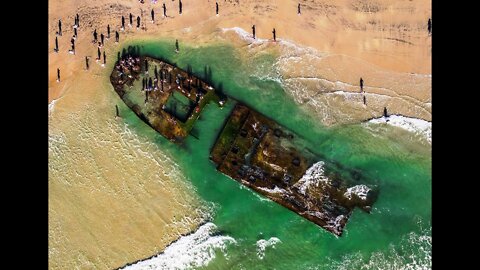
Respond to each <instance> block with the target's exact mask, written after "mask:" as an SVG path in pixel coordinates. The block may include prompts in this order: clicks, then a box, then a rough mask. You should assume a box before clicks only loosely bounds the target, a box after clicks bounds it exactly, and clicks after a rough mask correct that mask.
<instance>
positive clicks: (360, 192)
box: [343, 185, 370, 201]
mask: <svg viewBox="0 0 480 270" xmlns="http://www.w3.org/2000/svg"><path fill="white" fill-rule="evenodd" d="M368 192H370V188H369V187H367V186H366V185H356V186H353V187H349V188H348V189H347V191H346V192H345V193H344V194H343V195H344V196H345V197H347V198H348V199H349V200H351V199H352V195H353V194H355V195H357V197H358V198H360V199H361V200H364V201H365V200H367V195H368Z"/></svg>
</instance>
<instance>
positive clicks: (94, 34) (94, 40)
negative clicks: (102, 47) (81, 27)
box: [93, 28, 98, 43]
mask: <svg viewBox="0 0 480 270" xmlns="http://www.w3.org/2000/svg"><path fill="white" fill-rule="evenodd" d="M97 37H98V36H97V29H96V28H95V30H93V42H95V43H97Z"/></svg>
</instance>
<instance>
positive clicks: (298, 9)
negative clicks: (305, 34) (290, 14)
mask: <svg viewBox="0 0 480 270" xmlns="http://www.w3.org/2000/svg"><path fill="white" fill-rule="evenodd" d="M297 12H298V13H297V14H299V15H300V13H301V12H300V3H298V11H297Z"/></svg>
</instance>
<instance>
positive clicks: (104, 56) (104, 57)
mask: <svg viewBox="0 0 480 270" xmlns="http://www.w3.org/2000/svg"><path fill="white" fill-rule="evenodd" d="M106 63H107V55H106V54H105V51H103V64H104V65H105V64H106Z"/></svg>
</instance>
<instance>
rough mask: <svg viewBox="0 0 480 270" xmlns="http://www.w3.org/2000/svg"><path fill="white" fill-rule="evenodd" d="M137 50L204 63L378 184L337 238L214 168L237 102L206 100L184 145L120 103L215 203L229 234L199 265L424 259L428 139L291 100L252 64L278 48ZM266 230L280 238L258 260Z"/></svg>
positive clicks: (387, 265)
mask: <svg viewBox="0 0 480 270" xmlns="http://www.w3.org/2000/svg"><path fill="white" fill-rule="evenodd" d="M141 50H142V52H144V53H148V54H150V55H152V56H155V57H161V58H164V59H166V60H168V61H170V62H173V63H176V64H177V65H178V66H179V67H181V68H186V67H187V65H190V66H191V67H192V68H193V72H194V73H197V74H199V75H201V76H203V74H204V67H205V66H206V65H208V66H209V67H210V68H211V70H212V81H213V84H214V85H215V87H217V88H222V89H223V91H224V92H225V93H227V94H228V95H229V96H232V97H234V98H235V99H237V100H239V101H241V102H243V103H246V104H248V105H249V106H251V107H253V108H254V109H256V110H257V111H259V112H261V113H263V114H265V115H267V116H268V117H270V118H273V119H274V120H276V121H278V122H279V123H281V124H282V125H284V126H286V127H287V128H289V129H291V130H293V131H294V132H296V133H297V134H298V135H300V136H301V137H302V138H304V139H305V141H306V142H307V146H308V147H309V149H311V150H312V151H314V152H315V153H317V154H321V155H322V156H323V158H325V159H327V160H335V161H338V162H340V163H341V164H342V165H344V166H347V167H350V168H354V169H358V170H361V171H362V173H363V174H364V175H366V177H367V178H368V179H369V181H370V184H375V185H378V187H379V190H380V193H379V197H378V200H377V202H376V203H375V205H374V209H373V211H372V213H371V214H366V213H364V212H362V211H361V210H359V209H356V210H355V211H354V213H353V215H352V216H351V218H350V220H349V222H348V224H347V226H346V231H345V233H344V234H343V236H342V237H340V238H337V237H335V236H334V235H332V234H330V233H328V232H327V231H325V230H323V229H322V228H320V227H318V226H317V225H315V224H313V223H311V222H309V221H307V220H305V219H303V218H302V217H300V216H298V215H296V214H295V213H293V212H291V211H289V210H288V209H285V208H283V207H282V206H280V205H278V204H276V203H274V202H271V201H268V200H262V199H260V197H259V196H258V195H255V194H254V193H253V192H252V191H250V190H248V189H246V188H242V187H241V185H240V184H239V183H237V182H235V181H234V180H232V179H230V178H228V177H227V176H224V175H223V174H220V173H218V172H217V171H216V170H215V167H214V165H213V163H212V162H210V160H209V158H208V157H209V152H210V149H211V147H212V145H213V143H214V140H215V138H216V136H217V134H218V133H219V131H220V129H221V126H222V124H223V121H224V119H225V118H226V117H227V116H228V114H229V112H230V110H231V109H232V108H233V106H234V102H228V103H227V105H226V106H225V107H224V108H222V109H221V108H219V107H218V106H217V105H216V104H210V105H207V107H206V108H205V109H204V112H203V113H202V115H201V117H200V118H199V120H198V121H197V123H196V124H195V127H194V130H193V132H194V133H195V134H196V135H197V136H198V137H199V139H198V140H197V139H196V138H193V137H192V136H190V137H188V139H187V140H186V143H185V145H183V146H182V147H178V146H177V145H175V144H173V143H170V142H168V141H167V140H166V139H164V138H163V137H162V136H161V135H159V134H157V133H156V132H155V131H153V130H152V129H150V128H149V127H148V126H147V125H146V124H144V123H143V122H142V121H141V120H139V119H138V117H137V116H136V115H135V114H134V113H133V112H131V111H129V110H128V109H127V108H126V106H125V105H123V103H122V104H121V105H120V108H121V114H122V115H123V116H124V119H125V121H126V122H127V123H128V124H129V125H130V126H131V127H132V128H133V129H134V130H135V131H136V132H138V133H139V134H142V135H144V136H148V137H149V138H150V139H151V140H152V141H155V142H156V143H157V144H158V145H159V146H160V147H161V148H162V149H165V150H166V151H167V153H169V154H170V155H171V156H172V157H173V158H174V160H175V161H176V162H177V163H178V164H179V165H180V166H181V168H182V169H183V172H184V174H185V175H186V177H187V178H188V179H189V181H191V183H192V184H193V185H194V186H195V188H196V190H197V192H198V194H199V195H200V197H201V198H202V199H203V200H205V201H206V202H208V203H212V204H213V205H214V214H213V220H212V222H213V223H215V224H216V225H217V226H218V228H219V230H220V233H221V234H223V235H229V236H232V237H233V238H234V239H236V241H237V244H235V245H230V246H229V247H228V250H227V252H226V254H227V255H226V256H225V255H224V254H223V253H222V252H220V251H217V256H216V258H215V259H214V260H213V261H212V262H210V263H209V264H208V265H207V266H205V269H420V268H421V269H429V268H430V265H431V260H430V257H429V256H430V254H431V238H430V237H431V150H430V148H431V146H430V145H425V144H424V143H421V142H416V141H415V140H413V141H412V140H411V138H410V137H408V136H406V135H405V133H404V132H403V133H402V132H398V133H397V132H396V131H395V129H392V130H387V131H385V130H382V131H381V132H380V135H378V134H376V135H375V134H373V133H372V131H370V130H369V129H366V128H365V127H364V126H362V125H348V126H339V127H335V128H326V127H323V126H322V125H321V124H320V123H319V122H318V120H316V119H315V118H314V117H313V116H311V115H310V114H309V113H308V112H307V111H305V110H303V109H302V108H300V107H299V106H298V105H297V104H295V103H294V101H293V99H292V98H291V97H289V96H288V94H287V93H286V92H285V90H284V89H283V88H282V86H281V84H280V83H279V82H277V81H274V80H269V79H260V78H258V77H256V76H253V75H252V70H258V69H259V68H269V67H271V66H272V65H273V63H274V62H275V59H276V56H275V53H272V54H263V55H261V56H259V57H256V58H254V59H250V60H248V61H247V60H246V59H242V58H241V57H240V55H242V54H241V52H240V51H239V50H241V49H236V48H234V47H232V46H229V45H228V44H218V45H211V46H206V47H199V48H191V47H188V46H185V45H183V46H181V52H180V53H179V54H175V53H174V41H169V40H167V41H159V42H149V43H142V44H141ZM267 73H268V72H267ZM119 100H120V99H119ZM120 102H121V101H120ZM119 104H120V103H119ZM270 237H276V238H278V239H280V241H281V242H280V243H277V244H276V245H275V248H273V247H267V248H266V250H265V253H264V255H265V256H264V257H263V259H260V258H259V257H258V256H257V245H256V243H257V241H258V240H260V239H266V240H268V239H269V238H270ZM422 267H424V268H422Z"/></svg>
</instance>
